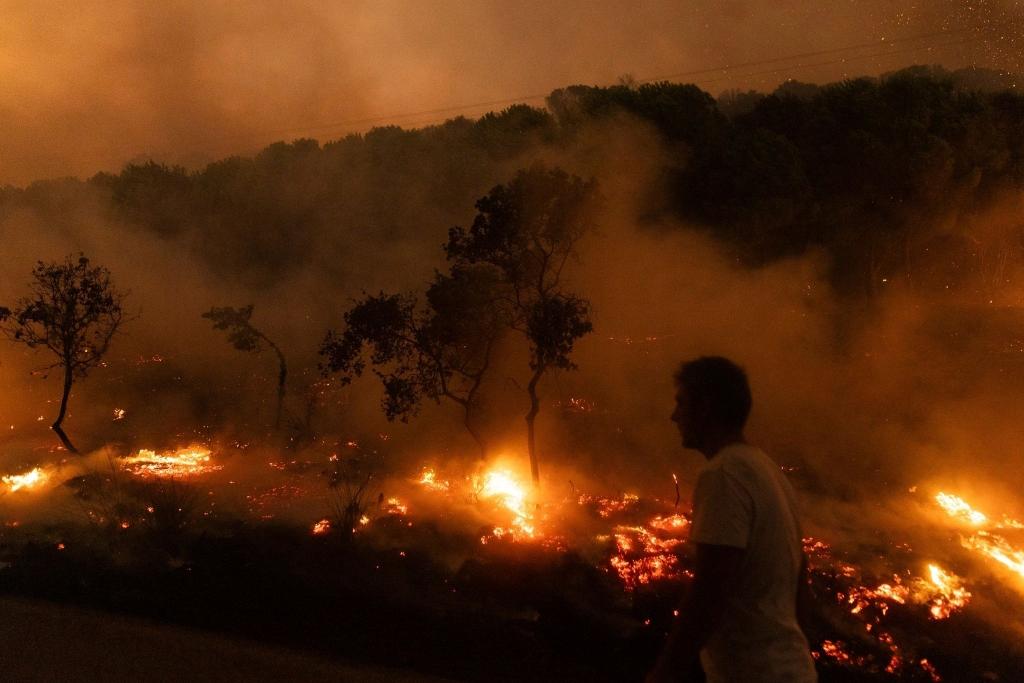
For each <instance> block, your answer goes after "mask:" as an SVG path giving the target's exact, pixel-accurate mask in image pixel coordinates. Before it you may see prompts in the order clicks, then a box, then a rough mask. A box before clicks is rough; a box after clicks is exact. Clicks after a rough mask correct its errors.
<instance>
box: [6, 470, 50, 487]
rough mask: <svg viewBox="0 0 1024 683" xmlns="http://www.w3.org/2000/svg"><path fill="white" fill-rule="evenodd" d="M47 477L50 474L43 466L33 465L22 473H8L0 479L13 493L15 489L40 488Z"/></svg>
mask: <svg viewBox="0 0 1024 683" xmlns="http://www.w3.org/2000/svg"><path fill="white" fill-rule="evenodd" d="M49 479H50V475H49V474H48V473H47V472H46V471H45V470H43V468H41V467H34V468H32V469H31V470H29V471H28V472H24V473H22V474H8V475H6V476H4V477H3V478H2V479H0V481H3V484H4V486H5V487H6V488H7V490H8V491H9V492H10V493H14V492H15V491H22V490H25V491H30V490H32V489H37V488H40V487H41V486H43V485H44V484H46V482H47V481H49Z"/></svg>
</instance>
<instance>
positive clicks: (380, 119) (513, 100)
mask: <svg viewBox="0 0 1024 683" xmlns="http://www.w3.org/2000/svg"><path fill="white" fill-rule="evenodd" d="M974 30H975V27H967V28H961V29H954V30H947V31H934V32H931V33H924V34H919V35H917V36H908V37H906V38H897V39H893V40H886V41H873V42H870V43H859V44H856V45H847V46H844V47H837V48H831V49H828V50H817V51H813V52H801V53H796V54H792V55H786V56H783V57H774V58H771V59H762V60H755V61H750V62H740V63H736V64H727V65H723V66H718V67H711V68H705V69H695V70H691V71H681V72H677V73H673V74H666V75H663V76H653V77H646V78H643V79H638V80H637V82H638V83H652V82H657V81H666V80H673V79H679V78H687V77H692V76H701V75H704V74H711V73H721V72H729V71H733V70H736V69H744V68H747V67H752V66H762V65H766V64H780V63H783V62H788V61H791V60H794V59H805V58H808V57H821V56H825V55H832V54H840V53H843V52H852V51H857V50H864V49H867V48H872V47H880V46H883V45H884V46H889V45H896V44H902V43H910V42H916V41H921V40H927V39H930V38H935V37H937V36H954V35H958V34H962V33H968V32H972V31H974ZM981 40H983V38H980V37H979V38H972V39H967V40H963V41H956V42H947V43H942V44H939V45H919V46H915V47H911V48H907V49H904V50H889V51H884V52H875V53H871V54H866V55H856V56H851V57H848V58H843V59H836V60H829V61H824V62H815V63H810V64H796V65H791V66H781V67H778V68H774V69H768V70H763V71H755V72H749V73H741V74H731V73H722V75H721V76H719V77H717V78H710V79H699V81H698V82H699V83H715V82H719V81H722V80H726V79H729V78H734V77H737V78H743V77H750V76H760V75H765V74H769V73H777V72H779V71H782V70H784V69H789V70H796V69H808V68H814V67H820V66H831V65H834V64H840V63H843V62H852V61H857V60H862V59H871V58H874V57H887V56H890V55H899V54H905V53H910V52H917V51H920V50H924V49H942V48H945V47H952V46H956V45H964V44H968V43H973V42H979V41H981ZM550 93H551V91H548V92H545V93H534V94H528V95H520V96H517V97H509V98H504V99H499V100H489V101H484V102H474V103H471V104H460V105H453V106H450V107H439V108H435V109H425V110H419V111H409V112H402V113H398V114H389V115H382V116H371V117H365V118H358V119H346V120H342V121H334V122H328V123H320V124H312V125H309V126H294V127H290V128H283V129H276V130H265V131H261V132H259V133H256V135H261V136H275V135H286V134H289V133H312V132H316V131H323V130H336V129H339V128H352V127H356V126H364V125H367V124H375V123H386V122H398V121H399V120H400V119H408V118H412V117H417V118H420V117H425V116H428V117H434V116H436V115H437V114H450V113H454V112H459V111H469V110H473V109H479V108H482V107H497V106H501V105H511V104H517V103H521V102H531V101H533V100H542V99H545V98H547V97H548V95H550ZM444 120H445V119H443V118H442V119H436V118H431V119H429V120H427V121H423V122H421V121H416V122H415V123H414V124H411V123H409V122H407V123H406V125H429V124H430V123H437V122H442V121H444ZM245 137H247V138H248V137H250V136H245ZM235 139H237V140H240V139H242V136H238V137H237V138H235ZM218 141H219V142H225V141H226V140H225V138H219V140H218Z"/></svg>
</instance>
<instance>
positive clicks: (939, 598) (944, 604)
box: [928, 564, 971, 619]
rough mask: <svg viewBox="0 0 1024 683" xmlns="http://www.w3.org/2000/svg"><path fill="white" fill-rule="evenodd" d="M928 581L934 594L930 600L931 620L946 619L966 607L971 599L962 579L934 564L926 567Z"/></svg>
mask: <svg viewBox="0 0 1024 683" xmlns="http://www.w3.org/2000/svg"><path fill="white" fill-rule="evenodd" d="M928 581H929V583H930V584H931V586H932V587H934V589H935V593H936V595H935V596H934V597H932V598H931V600H930V603H931V608H930V610H929V611H930V612H931V615H932V618H933V619H945V618H947V617H948V616H949V615H950V614H952V613H953V612H955V611H956V610H958V609H961V608H963V607H964V606H966V605H967V602H968V601H969V600H970V599H971V593H970V591H968V590H967V588H966V587H965V586H964V582H963V579H961V578H960V577H959V576H957V575H956V574H953V573H952V572H947V571H945V570H944V569H943V568H942V567H940V566H938V565H936V564H929V565H928Z"/></svg>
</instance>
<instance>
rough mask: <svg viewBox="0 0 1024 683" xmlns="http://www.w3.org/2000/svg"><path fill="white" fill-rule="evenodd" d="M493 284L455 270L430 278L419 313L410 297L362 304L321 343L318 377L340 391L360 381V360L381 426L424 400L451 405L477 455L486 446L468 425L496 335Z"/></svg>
mask: <svg viewBox="0 0 1024 683" xmlns="http://www.w3.org/2000/svg"><path fill="white" fill-rule="evenodd" d="M496 284H497V283H496V280H495V278H494V277H493V274H492V273H491V272H489V271H487V270H484V269H480V268H474V267H456V268H452V270H451V272H450V273H448V274H442V273H437V274H435V277H434V281H433V283H432V284H431V285H430V287H429V288H428V289H427V292H426V297H425V298H426V302H425V305H424V306H421V307H417V302H416V299H415V297H414V296H412V295H401V294H384V293H383V292H382V293H380V294H378V295H376V296H366V297H364V298H363V299H362V300H361V301H358V302H356V303H355V305H353V306H352V308H350V309H349V310H348V311H346V312H345V314H344V320H345V329H344V331H343V332H342V333H340V334H338V333H336V332H333V331H331V332H328V334H327V337H326V338H325V339H324V341H323V344H322V345H321V347H320V354H321V355H322V356H323V357H324V358H325V363H324V366H323V368H324V371H325V372H329V373H340V374H341V379H342V382H343V383H346V384H347V383H348V382H350V381H351V380H352V379H353V378H354V377H358V376H359V375H361V374H362V373H363V370H364V369H365V367H366V363H367V358H368V359H369V362H370V364H371V365H372V366H373V372H374V374H376V375H377V376H378V377H379V378H380V380H381V383H382V384H383V387H384V398H383V401H382V407H383V409H384V414H385V415H386V416H387V418H388V419H389V420H394V419H396V418H397V419H401V420H402V421H403V422H404V421H407V420H408V419H409V417H411V416H413V415H415V414H416V413H417V412H418V410H419V406H420V403H421V402H422V401H423V399H424V398H426V399H430V400H433V401H435V402H437V401H440V400H441V399H442V398H447V399H449V400H451V401H453V402H454V403H456V404H458V405H459V406H460V407H461V408H462V410H463V423H464V425H465V427H466V429H467V431H468V432H469V433H470V435H471V436H472V437H473V439H474V440H475V441H476V442H477V445H478V446H479V448H480V451H481V455H483V454H484V452H485V451H486V440H485V438H484V436H483V434H482V433H481V431H480V430H479V428H478V426H477V424H476V422H475V418H476V412H477V411H478V410H479V408H480V388H481V386H482V383H483V381H484V378H485V376H486V374H487V371H488V369H489V367H490V364H491V356H492V352H493V350H494V345H495V343H496V342H497V340H498V336H499V334H500V332H501V318H500V315H501V313H500V310H499V308H498V306H497V303H496V298H497V296H498V292H497V289H496Z"/></svg>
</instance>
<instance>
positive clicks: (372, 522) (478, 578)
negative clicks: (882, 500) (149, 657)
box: [0, 402, 1024, 681]
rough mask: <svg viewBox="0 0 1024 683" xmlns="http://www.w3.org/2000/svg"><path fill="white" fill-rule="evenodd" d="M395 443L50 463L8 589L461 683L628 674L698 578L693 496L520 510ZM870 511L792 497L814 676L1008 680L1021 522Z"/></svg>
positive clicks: (503, 481)
mask: <svg viewBox="0 0 1024 683" xmlns="http://www.w3.org/2000/svg"><path fill="white" fill-rule="evenodd" d="M580 406H581V404H580V403H579V402H576V403H574V404H573V407H574V408H575V409H579V408H580ZM115 417H116V416H115ZM121 419H126V418H121ZM390 441H391V437H390V436H389V435H388V434H385V433H378V434H376V435H373V436H372V437H370V438H368V439H363V440H360V439H359V438H352V439H347V440H344V441H341V440H339V441H336V442H331V443H320V444H317V445H315V446H312V447H307V448H305V449H303V450H299V451H297V450H288V449H280V450H278V449H267V448H262V447H257V446H251V445H249V444H246V443H241V442H233V443H225V442H222V441H218V440H216V439H206V440H202V439H201V438H200V437H199V436H196V442H195V443H191V444H188V445H183V446H180V447H171V448H165V449H160V448H136V447H131V448H129V447H116V446H110V447H107V448H105V449H103V450H101V451H99V452H96V453H94V454H92V455H90V456H89V457H88V459H86V460H85V461H84V462H83V461H76V460H69V459H68V458H66V457H64V458H61V457H59V455H60V454H59V452H57V453H55V454H54V455H55V456H56V457H55V461H54V462H51V463H50V464H40V465H38V466H35V467H32V468H28V469H22V470H15V471H11V472H10V473H9V474H7V475H4V476H3V477H2V479H0V481H2V486H3V495H2V504H3V510H4V515H5V520H4V528H3V530H2V532H0V533H2V539H3V545H2V546H0V548H2V553H3V562H4V564H3V565H2V566H3V569H2V570H0V587H2V588H3V589H4V590H7V591H11V592H16V593H22V594H29V595H36V596H44V597H47V598H51V599H58V600H61V601H73V602H78V603H84V604H91V605H98V606H101V607H104V608H108V609H116V610H122V611H128V612H132V613H140V614H150V615H160V617H161V618H163V619H169V620H171V621H173V622H179V623H186V624H198V625H200V626H203V627H207V628H215V629H218V630H228V631H232V632H236V633H242V634H245V635H250V636H257V637H259V638H262V639H268V640H271V641H274V642H283V643H286V644H289V645H292V646H296V647H301V648H304V649H309V650H314V651H319V652H327V653H330V654H332V655H342V656H346V657H356V658H360V657H361V658H368V659H373V658H375V657H383V656H385V655H384V654H383V653H384V652H385V651H386V652H387V653H388V654H387V655H386V656H387V658H388V659H387V661H392V662H394V663H396V664H401V665H403V666H411V667H414V668H418V669H419V670H423V671H430V672H433V673H438V674H443V675H448V676H452V677H457V678H465V679H469V680H475V679H481V680H482V679H484V678H494V677H495V676H496V675H497V677H499V678H503V679H507V680H516V679H521V678H522V677H523V676H530V677H536V678H538V679H551V680H555V679H562V680H564V679H567V678H568V679H590V680H598V679H610V680H619V679H631V678H638V677H639V672H641V671H643V670H644V668H645V666H646V664H647V663H648V662H649V661H650V658H651V657H652V656H653V653H654V652H655V651H656V648H657V644H658V642H659V638H660V636H661V635H662V634H663V633H664V632H665V631H666V630H667V628H668V627H669V625H670V623H671V620H672V619H674V618H676V613H675V611H674V610H673V609H672V608H673V606H674V604H675V601H676V600H677V599H678V597H679V595H680V594H681V591H682V590H685V586H686V584H687V582H688V580H689V577H690V572H689V569H690V567H691V559H692V556H691V554H690V551H689V549H688V548H687V545H686V538H687V532H688V529H689V515H688V513H689V510H688V503H687V500H686V495H685V492H686V491H687V490H688V489H689V485H690V482H689V481H687V479H688V478H689V477H686V476H685V475H684V476H683V477H682V478H681V479H682V481H679V482H678V483H677V481H675V480H677V479H679V477H678V476H672V477H670V478H668V479H666V480H665V481H663V482H662V483H661V486H659V487H657V491H656V492H654V493H653V494H652V493H651V492H642V491H639V490H625V491H610V490H608V488H607V487H602V485H601V484H600V483H599V482H598V481H597V480H593V479H587V478H584V477H580V476H579V475H578V474H577V475H576V477H575V478H574V477H573V475H572V474H571V473H570V472H569V471H568V470H563V469H561V468H559V467H557V466H554V467H553V468H552V472H551V474H550V475H549V476H548V478H547V480H546V481H547V483H546V484H545V486H544V487H543V489H541V492H540V493H535V492H533V491H532V489H531V487H530V486H529V485H528V483H527V482H528V481H529V479H528V470H526V469H524V467H525V462H524V460H525V458H524V457H522V456H521V454H518V453H516V452H514V451H511V450H510V451H509V452H507V453H505V454H504V455H502V456H499V457H497V458H495V459H493V460H492V461H488V462H486V463H475V464H464V465H462V466H459V467H455V468H452V467H446V465H445V464H444V459H443V458H438V457H434V458H426V459H425V460H424V461H423V462H421V463H420V464H419V465H416V466H413V467H409V466H407V465H401V466H397V467H389V466H388V464H387V462H388V460H389V458H391V457H392V456H393V455H394V453H393V452H392V451H390V449H389V443H390ZM791 476H795V477H796V478H797V480H798V481H799V472H795V473H791ZM556 482H559V483H556ZM885 494H886V498H887V500H888V501H890V505H891V507H892V509H891V510H890V511H889V512H886V513H885V515H888V517H885V518H886V519H887V522H886V525H885V526H880V527H879V528H878V529H877V530H876V533H875V534H874V535H873V536H872V537H871V538H870V540H869V541H867V542H865V541H864V540H863V539H861V540H859V541H855V540H852V539H851V537H849V536H847V535H846V534H845V533H844V532H843V526H844V524H843V522H842V517H843V514H844V513H843V511H842V507H841V506H840V507H838V508H837V506H836V503H835V502H834V501H831V502H830V506H829V509H830V510H831V514H832V515H833V517H832V518H831V519H830V520H829V522H828V523H829V524H830V525H831V526H832V528H831V529H830V528H827V527H824V526H821V525H820V523H819V522H820V519H816V516H815V515H814V513H813V510H814V508H815V506H817V505H820V504H823V502H822V500H821V499H820V498H816V497H815V495H814V494H813V493H810V492H806V491H805V493H804V496H803V498H804V503H805V505H806V506H807V507H808V508H809V514H808V518H809V519H808V521H809V524H808V529H809V535H808V536H807V537H806V538H805V539H804V543H805V550H806V552H807V554H808V557H809V569H810V574H809V582H810V585H811V588H812V592H813V594H814V596H815V598H816V605H815V609H814V613H813V614H811V615H810V620H809V637H810V640H811V644H812V648H813V654H814V657H815V659H816V660H817V662H818V666H819V669H820V671H821V673H822V679H823V680H826V681H827V680H840V681H846V680H864V681H872V680H880V681H881V680H908V681H914V680H920V681H940V680H948V681H958V680H975V679H977V680H1006V681H1010V680H1016V679H1017V677H1018V676H1019V675H1020V673H1021V671H1022V668H1021V667H1022V666H1024V651H1022V650H1021V649H1020V646H1019V639H1018V638H1017V636H1016V634H1017V633H1019V628H1020V625H1019V622H1017V621H1016V619H1017V617H1016V615H1019V614H1020V613H1021V610H1022V609H1024V524H1022V523H1021V522H1020V521H1018V520H1019V518H1020V516H1021V514H1022V512H1024V511H1021V510H1019V509H1003V508H1000V507H995V506H993V505H992V501H991V500H985V499H982V500H969V499H967V498H965V497H962V496H960V495H957V494H956V493H953V492H952V491H951V490H938V489H931V488H929V487H928V486H927V485H920V486H917V487H911V488H910V489H902V490H899V491H897V490H886V491H885ZM352 505H355V507H354V508H353V507H351V506H352ZM856 510H857V508H856V507H855V506H850V507H849V508H848V511H849V512H850V513H851V514H855V513H856ZM896 510H898V512H895V511H896ZM876 518H877V519H879V520H881V519H883V517H882V516H880V515H876ZM811 534H813V535H811ZM255 591H259V595H260V600H259V602H258V603H255V602H253V600H254V598H255V595H254V592H255ZM257 605H258V606H257ZM254 609H255V611H253V610H254ZM453 620H454V621H453ZM453 623H459V624H461V626H453V625H452V624H453ZM314 624H315V628H314V627H313V626H312V625H314ZM423 629H426V630H427V632H426V633H424V632H423ZM965 634H970V636H971V637H970V639H965V638H964V636H965ZM597 645H600V646H601V647H600V648H597V647H596V646H597ZM453 649H454V650H455V651H457V652H459V653H460V654H459V656H457V657H453V656H452V655H451V654H450V653H451V652H452V651H453ZM496 671H500V672H501V673H499V674H495V672H496Z"/></svg>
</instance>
